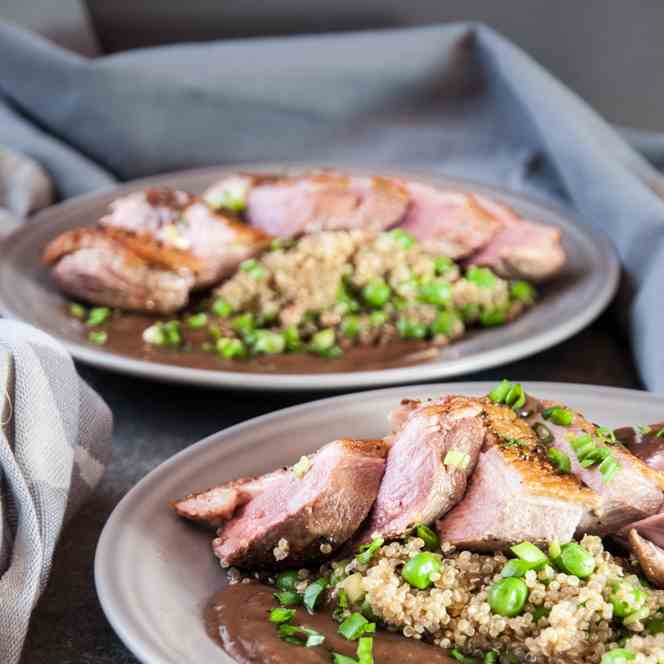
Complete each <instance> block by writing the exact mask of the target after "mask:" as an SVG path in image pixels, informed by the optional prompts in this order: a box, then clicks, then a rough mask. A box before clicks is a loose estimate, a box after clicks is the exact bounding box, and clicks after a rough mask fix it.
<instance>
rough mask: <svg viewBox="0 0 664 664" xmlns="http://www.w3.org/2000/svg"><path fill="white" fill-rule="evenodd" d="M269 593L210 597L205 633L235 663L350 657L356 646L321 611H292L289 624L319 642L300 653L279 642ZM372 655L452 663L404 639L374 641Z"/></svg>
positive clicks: (231, 590)
mask: <svg viewBox="0 0 664 664" xmlns="http://www.w3.org/2000/svg"><path fill="white" fill-rule="evenodd" d="M273 592H274V588H271V587H269V586H266V585H263V584H260V583H255V582H251V583H246V584H245V583H239V584H236V585H232V586H227V587H226V588H225V589H224V590H222V591H221V592H220V593H218V594H217V595H215V596H214V597H213V598H212V600H211V601H210V603H209V605H208V607H207V608H206V610H205V624H206V628H207V632H208V634H209V635H210V636H211V637H212V638H213V639H214V640H215V641H216V642H217V643H219V644H220V645H221V647H222V648H223V649H224V650H225V651H226V652H227V653H228V654H229V655H230V656H231V657H232V658H233V659H235V661H237V662H239V664H293V663H294V662H298V664H300V662H302V663H303V664H323V663H325V664H330V662H331V660H332V657H331V654H330V653H331V652H338V653H340V654H342V655H346V656H347V657H353V658H355V657H356V649H357V642H356V641H348V640H346V639H345V638H344V637H343V636H341V635H340V634H338V632H337V630H338V627H339V626H338V624H337V623H336V622H334V620H333V619H332V617H331V615H330V614H329V613H328V612H326V611H320V612H318V613H316V614H315V615H309V614H308V613H307V612H306V611H305V610H304V609H297V615H296V616H295V618H294V619H293V624H296V625H302V626H304V627H309V628H311V629H315V630H316V631H317V632H319V633H320V634H324V635H325V642H324V643H323V644H322V645H320V646H317V647H315V648H305V647H303V646H296V645H292V644H290V643H286V642H285V641H282V640H281V639H280V638H279V637H278V636H277V629H276V626H275V625H274V624H273V623H271V622H270V621H269V620H268V613H269V611H270V610H271V609H273V608H275V607H276V606H277V603H276V602H275V600H274V598H273V596H272V593H273ZM373 655H374V662H375V663H376V664H411V663H412V664H416V663H417V664H421V663H423V662H426V663H427V664H454V662H455V660H453V659H450V658H449V657H447V656H446V655H445V652H444V651H443V650H441V649H440V648H438V647H436V646H432V645H429V644H427V643H422V642H421V641H414V640H412V639H406V638H405V637H404V636H400V635H398V634H392V633H390V632H385V631H378V632H377V633H376V635H375V636H374V642H373Z"/></svg>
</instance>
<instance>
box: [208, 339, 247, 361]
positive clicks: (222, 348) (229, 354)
mask: <svg viewBox="0 0 664 664" xmlns="http://www.w3.org/2000/svg"><path fill="white" fill-rule="evenodd" d="M215 349H216V351H217V353H219V355H221V356H222V357H223V358H225V359H227V360H233V359H236V358H237V359H239V358H242V357H245V356H246V355H247V349H246V348H245V345H244V344H243V343H242V342H241V341H240V340H239V339H234V338H232V337H221V338H219V339H217V341H216V343H215Z"/></svg>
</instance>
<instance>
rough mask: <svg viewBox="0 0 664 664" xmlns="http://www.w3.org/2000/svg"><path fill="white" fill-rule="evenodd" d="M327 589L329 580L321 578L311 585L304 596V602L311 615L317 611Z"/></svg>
mask: <svg viewBox="0 0 664 664" xmlns="http://www.w3.org/2000/svg"><path fill="white" fill-rule="evenodd" d="M325 588H327V579H326V578H324V577H321V578H320V579H316V580H315V581H314V582H313V583H310V584H309V585H308V586H307V587H306V589H305V591H304V595H303V596H302V602H303V604H304V606H305V608H306V609H307V611H308V612H309V613H313V612H314V611H315V609H316V605H317V604H318V602H319V600H320V597H321V595H322V594H323V591H324V590H325Z"/></svg>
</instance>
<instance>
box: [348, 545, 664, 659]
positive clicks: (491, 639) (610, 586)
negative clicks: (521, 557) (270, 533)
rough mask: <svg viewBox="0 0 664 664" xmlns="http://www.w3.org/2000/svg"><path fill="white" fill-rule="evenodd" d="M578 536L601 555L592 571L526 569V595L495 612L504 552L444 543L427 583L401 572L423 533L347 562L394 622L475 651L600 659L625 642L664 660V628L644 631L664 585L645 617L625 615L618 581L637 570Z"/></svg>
mask: <svg viewBox="0 0 664 664" xmlns="http://www.w3.org/2000/svg"><path fill="white" fill-rule="evenodd" d="M580 544H581V545H582V546H583V547H584V548H585V549H587V550H588V551H589V552H590V553H591V554H592V556H593V558H594V560H595V565H596V567H595V571H594V572H593V574H592V575H591V576H590V577H588V578H586V579H579V578H578V577H576V576H573V575H570V574H565V573H562V572H560V571H559V570H558V569H555V568H554V567H552V566H551V565H549V564H547V565H545V566H544V567H543V568H541V569H539V570H538V571H535V570H530V571H528V572H526V574H525V576H524V577H523V580H524V581H525V583H526V585H527V586H528V589H529V596H528V600H527V602H526V605H525V607H524V610H523V611H522V613H521V614H520V615H518V616H516V617H512V618H507V617H503V616H501V615H497V614H494V613H492V611H491V608H490V606H489V603H488V599H487V598H488V591H489V588H490V587H491V586H492V585H493V583H495V582H496V581H497V580H499V579H500V578H501V576H500V572H501V570H502V568H503V567H504V565H505V563H506V562H507V558H506V556H505V555H504V554H503V553H493V554H479V553H471V552H470V551H456V550H455V549H454V547H452V546H451V545H450V544H449V543H443V544H442V546H441V551H442V555H443V561H442V562H443V565H442V568H441V571H440V573H439V574H433V575H432V576H431V577H430V578H431V581H433V584H432V586H431V587H430V588H428V589H427V590H418V589H416V588H413V587H411V586H410V585H409V584H408V583H407V582H406V581H405V580H404V579H403V578H402V576H401V569H402V567H403V566H404V564H405V563H406V562H407V561H408V560H409V559H410V558H412V557H413V556H415V555H417V554H418V553H419V552H421V551H422V550H423V549H424V546H425V545H424V541H423V540H422V539H420V538H417V537H411V538H407V539H406V540H404V541H401V542H391V543H389V544H386V545H384V546H382V547H381V548H380V549H379V550H378V551H377V552H376V554H375V555H374V557H373V559H372V560H371V562H370V563H369V564H368V565H366V566H358V565H357V563H356V562H353V563H351V564H350V565H349V566H348V568H347V570H348V571H354V572H359V573H360V574H361V577H362V588H363V591H364V592H365V600H366V602H368V604H369V606H370V607H371V610H372V611H373V613H374V614H375V615H376V616H377V618H378V619H379V620H380V621H381V622H382V623H383V624H384V625H385V626H386V627H387V628H388V629H390V630H394V631H400V632H401V633H402V634H403V635H404V636H405V637H408V638H412V639H425V640H427V641H429V642H432V643H434V644H435V645H438V646H440V647H442V648H445V649H449V648H457V649H458V650H460V651H461V652H463V653H464V654H466V655H468V656H471V657H472V656H482V654H483V653H486V652H487V651H489V650H496V651H498V652H499V653H500V654H501V655H504V656H511V657H516V658H517V660H518V661H520V662H530V663H533V664H536V663H537V664H539V663H545V662H546V663H549V662H550V661H556V662H569V663H572V662H581V663H587V664H596V663H598V662H600V660H601V658H602V656H603V655H604V654H605V653H606V652H608V651H610V650H612V649H614V648H618V647H624V648H627V649H630V650H632V651H633V652H634V653H635V655H636V659H635V660H634V661H635V662H643V663H646V662H647V663H650V662H652V663H653V664H654V663H655V662H661V661H664V635H662V634H658V635H654V636H653V635H650V634H648V633H647V631H645V623H647V621H648V619H649V618H652V617H654V616H655V615H659V612H660V611H664V591H661V590H652V589H648V590H647V600H646V604H645V607H644V610H643V611H642V614H639V617H640V619H639V620H634V621H631V622H630V623H629V624H627V625H624V624H622V622H621V621H620V620H618V619H616V618H615V617H614V615H613V605H612V603H611V601H610V596H611V594H612V593H613V592H614V590H615V587H616V586H615V584H616V582H619V581H620V582H626V583H634V584H638V583H639V579H638V577H636V576H635V575H633V574H631V573H630V570H629V568H626V567H625V566H624V564H622V563H621V561H620V560H619V559H617V558H615V557H614V556H612V555H611V554H610V553H609V552H607V551H605V550H604V546H603V544H602V541H601V539H600V538H599V537H594V536H589V535H586V536H585V537H584V538H583V539H582V540H581V542H580Z"/></svg>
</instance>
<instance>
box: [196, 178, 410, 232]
mask: <svg viewBox="0 0 664 664" xmlns="http://www.w3.org/2000/svg"><path fill="white" fill-rule="evenodd" d="M203 198H204V200H205V201H206V202H207V203H208V204H209V205H210V206H212V207H213V208H218V209H223V208H224V207H226V206H228V205H230V206H232V207H235V208H236V209H238V208H241V209H243V210H244V212H245V214H246V217H247V219H248V221H249V223H250V224H251V225H252V226H255V227H256V228H260V229H261V230H263V231H265V232H266V233H269V234H271V235H276V236H280V237H293V236H297V235H302V234H303V233H314V232H318V231H333V230H351V229H363V230H368V231H381V230H384V229H386V228H390V227H391V226H395V225H396V224H398V223H399V221H401V219H402V218H403V217H404V215H405V214H406V210H407V208H408V204H409V196H408V193H407V191H406V190H405V188H404V187H403V186H401V184H399V183H398V182H395V181H393V180H390V179H387V178H382V177H357V176H348V175H343V174H341V173H336V172H333V171H326V172H320V173H311V174H307V175H301V176H261V175H243V174H241V175H232V176H228V177H226V178H224V179H223V180H221V181H219V182H217V183H216V184H214V185H212V186H211V187H210V188H209V189H207V191H206V192H205V193H204V194H203Z"/></svg>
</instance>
